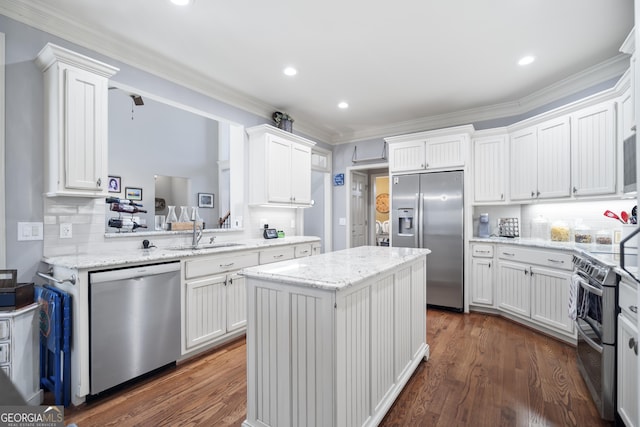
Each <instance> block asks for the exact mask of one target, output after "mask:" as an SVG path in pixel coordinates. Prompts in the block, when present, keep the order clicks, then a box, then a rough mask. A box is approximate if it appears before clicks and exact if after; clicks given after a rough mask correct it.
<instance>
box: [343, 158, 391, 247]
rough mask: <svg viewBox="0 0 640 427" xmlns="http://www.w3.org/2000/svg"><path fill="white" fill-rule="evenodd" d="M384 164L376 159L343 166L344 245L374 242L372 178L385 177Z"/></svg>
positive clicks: (374, 180) (386, 172) (374, 195)
mask: <svg viewBox="0 0 640 427" xmlns="http://www.w3.org/2000/svg"><path fill="white" fill-rule="evenodd" d="M388 167H389V166H388V164H387V163H378V164H370V165H362V166H353V167H348V168H347V169H346V174H345V181H346V182H345V185H346V187H347V188H348V189H349V191H348V193H347V203H346V205H347V212H346V217H347V218H348V221H347V230H346V231H347V236H346V238H347V239H346V240H347V245H346V247H347V248H354V247H357V246H364V245H376V244H378V242H379V240H378V237H379V236H378V235H377V233H376V232H377V231H378V229H377V228H378V226H377V222H376V221H378V219H377V215H376V196H377V194H376V178H377V177H382V176H386V177H388V175H389V169H388ZM387 187H388V184H387ZM387 197H388V196H387ZM380 227H381V226H380ZM381 238H383V237H381ZM387 242H388V240H387Z"/></svg>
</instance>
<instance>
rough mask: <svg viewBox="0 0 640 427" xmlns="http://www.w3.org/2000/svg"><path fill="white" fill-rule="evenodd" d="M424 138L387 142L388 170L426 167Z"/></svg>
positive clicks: (416, 169) (422, 168)
mask: <svg viewBox="0 0 640 427" xmlns="http://www.w3.org/2000/svg"><path fill="white" fill-rule="evenodd" d="M425 143H426V141H425V140H420V141H410V142H400V143H397V144H389V171H390V172H410V171H421V170H425V169H426V161H425V158H426V157H425Z"/></svg>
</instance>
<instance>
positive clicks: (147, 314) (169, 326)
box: [89, 262, 180, 395]
mask: <svg viewBox="0 0 640 427" xmlns="http://www.w3.org/2000/svg"><path fill="white" fill-rule="evenodd" d="M89 309H90V312H89V313H90V315H89V316H90V317H89V319H90V320H89V323H90V325H89V330H90V337H89V340H90V367H89V369H90V376H91V386H90V394H92V395H95V394H97V393H100V392H102V391H104V390H107V389H109V388H111V387H114V386H116V385H118V384H121V383H123V382H126V381H128V380H130V379H133V378H135V377H138V376H140V375H142V374H145V373H148V372H150V371H153V370H154V369H157V368H160V367H162V366H164V365H167V364H169V363H172V362H175V361H176V360H177V359H178V358H179V357H180V263H179V262H171V263H164V264H153V265H144V266H137V267H131V268H121V269H117V270H108V271H101V272H95V273H90V274H89Z"/></svg>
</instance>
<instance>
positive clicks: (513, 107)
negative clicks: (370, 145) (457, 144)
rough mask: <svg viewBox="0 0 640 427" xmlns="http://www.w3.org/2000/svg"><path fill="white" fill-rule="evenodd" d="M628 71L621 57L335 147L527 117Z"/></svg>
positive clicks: (350, 137)
mask: <svg viewBox="0 0 640 427" xmlns="http://www.w3.org/2000/svg"><path fill="white" fill-rule="evenodd" d="M628 68H629V56H628V55H624V54H618V55H616V56H614V57H613V58H610V59H608V60H606V61H603V62H601V63H599V64H596V65H594V66H592V67H590V68H587V69H585V70H584V71H581V72H580V73H577V74H574V75H572V76H570V77H567V78H566V79H563V80H561V81H559V82H557V83H554V84H552V85H550V86H547V87H546V88H544V89H541V90H539V91H537V92H534V93H532V94H530V95H527V96H525V97H523V98H520V99H519V100H517V101H510V102H504V103H500V104H493V105H487V106H484V107H478V108H472V109H467V110H461V111H455V112H452V113H445V114H438V115H435V116H429V117H424V118H420V119H416V120H408V121H404V122H398V123H394V124H393V125H391V126H380V127H372V128H369V129H367V130H366V131H357V132H352V133H349V134H340V135H338V136H337V137H334V139H333V144H334V145H338V144H347V143H350V142H357V141H364V140H369V139H376V138H384V137H388V136H393V135H403V134H406V133H414V132H419V131H424V130H430V129H439V128H446V127H451V126H456V125H460V124H464V123H477V122H482V121H485V120H494V119H501V118H505V117H512V116H517V115H520V114H525V113H528V112H530V111H533V110H535V109H536V108H540V107H543V106H545V105H548V104H550V103H552V102H554V101H557V100H559V99H562V98H564V97H566V96H571V95H574V94H576V93H578V92H580V91H582V90H585V89H589V88H590V87H593V86H595V85H597V84H599V83H603V82H605V81H607V80H611V79H614V78H619V77H620V76H622V75H623V74H624V73H625V72H626V70H627V69H628Z"/></svg>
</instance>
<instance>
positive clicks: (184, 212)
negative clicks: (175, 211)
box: [178, 206, 191, 222]
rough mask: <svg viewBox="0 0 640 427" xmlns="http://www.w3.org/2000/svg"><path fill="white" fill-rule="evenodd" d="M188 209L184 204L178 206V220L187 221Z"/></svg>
mask: <svg viewBox="0 0 640 427" xmlns="http://www.w3.org/2000/svg"><path fill="white" fill-rule="evenodd" d="M189 221H191V220H190V219H189V210H188V209H187V207H186V206H180V218H178V222H189Z"/></svg>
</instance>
